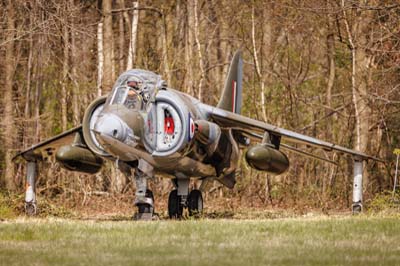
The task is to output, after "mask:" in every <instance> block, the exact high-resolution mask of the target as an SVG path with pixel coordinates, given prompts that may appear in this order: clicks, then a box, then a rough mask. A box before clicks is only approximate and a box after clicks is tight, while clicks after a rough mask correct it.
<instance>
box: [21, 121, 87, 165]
mask: <svg viewBox="0 0 400 266" xmlns="http://www.w3.org/2000/svg"><path fill="white" fill-rule="evenodd" d="M81 130H82V125H80V126H77V127H74V128H71V129H70V130H67V131H65V132H63V133H61V134H58V135H57V136H54V137H52V138H50V139H47V140H45V141H42V142H40V143H38V144H36V145H34V146H32V147H30V148H29V149H26V150H24V151H21V152H19V153H18V154H16V155H15V156H14V158H13V161H14V160H18V159H20V158H23V159H25V160H27V161H32V160H43V159H44V158H45V157H48V156H51V155H53V154H54V152H55V150H56V149H58V148H59V147H61V146H63V145H68V144H71V143H72V142H73V141H74V138H75V135H76V133H77V132H80V131H81Z"/></svg>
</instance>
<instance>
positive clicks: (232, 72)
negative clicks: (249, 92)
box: [217, 50, 243, 114]
mask: <svg viewBox="0 0 400 266" xmlns="http://www.w3.org/2000/svg"><path fill="white" fill-rule="evenodd" d="M242 76H243V60H242V52H241V51H240V50H238V51H236V53H235V55H234V56H233V59H232V62H231V65H230V66H229V71H228V75H227V77H226V80H225V86H224V90H223V91H222V94H221V99H220V100H219V103H218V105H217V107H218V108H221V109H224V110H227V111H230V112H233V113H237V114H240V111H241V108H242Z"/></svg>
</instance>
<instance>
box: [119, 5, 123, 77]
mask: <svg viewBox="0 0 400 266" xmlns="http://www.w3.org/2000/svg"><path fill="white" fill-rule="evenodd" d="M119 7H120V8H121V9H123V8H125V1H123V0H120V2H119ZM118 28H119V32H118V39H119V42H118V45H119V47H118V57H119V58H118V72H119V73H122V72H123V71H124V70H125V62H124V61H125V55H124V51H125V27H124V16H123V14H118Z"/></svg>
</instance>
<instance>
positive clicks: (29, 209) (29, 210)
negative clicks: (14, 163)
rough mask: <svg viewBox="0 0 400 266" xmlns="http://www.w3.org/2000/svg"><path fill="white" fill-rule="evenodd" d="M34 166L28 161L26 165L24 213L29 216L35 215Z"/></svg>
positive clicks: (34, 163)
mask: <svg viewBox="0 0 400 266" xmlns="http://www.w3.org/2000/svg"><path fill="white" fill-rule="evenodd" d="M36 165H37V164H36V162H34V161H29V162H28V163H27V165H26V190H25V213H26V214H27V215H29V216H33V215H36V214H37V206H36V189H35V182H36V174H37V169H36Z"/></svg>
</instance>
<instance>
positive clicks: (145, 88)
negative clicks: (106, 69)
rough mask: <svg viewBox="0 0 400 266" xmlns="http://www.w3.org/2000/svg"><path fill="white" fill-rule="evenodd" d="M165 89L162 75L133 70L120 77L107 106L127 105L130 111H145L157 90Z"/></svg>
mask: <svg viewBox="0 0 400 266" xmlns="http://www.w3.org/2000/svg"><path fill="white" fill-rule="evenodd" d="M163 87H165V83H164V81H163V80H162V79H161V76H160V75H157V74H155V73H153V72H151V71H147V70H142V69H131V70H128V71H126V72H124V73H122V74H121V76H119V78H118V79H117V81H116V82H115V84H114V87H113V90H112V92H111V94H110V96H109V97H108V99H107V102H106V105H109V104H112V105H114V104H116V105H125V106H126V107H127V108H129V109H133V110H144V109H146V107H147V106H148V103H149V102H152V101H154V98H155V95H156V93H157V90H158V89H160V88H163Z"/></svg>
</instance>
